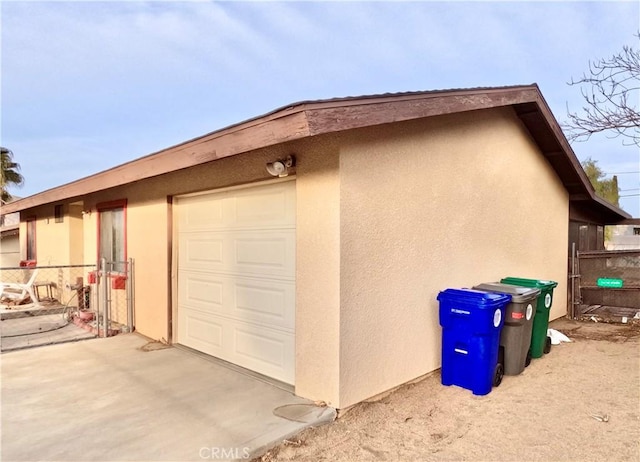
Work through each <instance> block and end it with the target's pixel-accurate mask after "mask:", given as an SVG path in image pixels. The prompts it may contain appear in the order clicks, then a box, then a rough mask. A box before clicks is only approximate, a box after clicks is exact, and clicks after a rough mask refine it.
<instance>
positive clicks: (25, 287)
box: [0, 269, 40, 306]
mask: <svg viewBox="0 0 640 462" xmlns="http://www.w3.org/2000/svg"><path fill="white" fill-rule="evenodd" d="M37 275H38V270H37V269H34V270H33V272H32V273H31V277H30V278H29V280H28V281H27V282H25V283H19V282H0V299H2V298H8V299H10V300H12V301H13V302H15V303H16V304H19V303H20V302H22V301H24V300H26V299H27V297H30V298H31V301H32V302H33V304H34V305H35V306H40V300H38V297H37V296H36V293H35V290H34V288H33V284H34V282H35V280H36V276H37Z"/></svg>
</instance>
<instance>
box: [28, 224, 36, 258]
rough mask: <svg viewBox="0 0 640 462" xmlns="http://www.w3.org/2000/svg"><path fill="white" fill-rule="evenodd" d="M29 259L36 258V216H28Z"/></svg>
mask: <svg viewBox="0 0 640 462" xmlns="http://www.w3.org/2000/svg"><path fill="white" fill-rule="evenodd" d="M27 260H36V217H31V218H27Z"/></svg>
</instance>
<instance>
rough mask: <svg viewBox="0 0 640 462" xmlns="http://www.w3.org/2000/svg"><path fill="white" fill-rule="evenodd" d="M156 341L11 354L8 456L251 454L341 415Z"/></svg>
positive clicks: (7, 360)
mask: <svg viewBox="0 0 640 462" xmlns="http://www.w3.org/2000/svg"><path fill="white" fill-rule="evenodd" d="M147 343H148V341H147V339H145V338H143V337H141V336H138V335H137V334H126V335H118V336H116V337H111V338H108V339H95V340H88V341H83V342H77V343H67V344H61V345H51V346H47V347H42V348H34V349H28V350H22V351H15V352H10V353H5V354H3V355H2V357H1V359H2V454H1V456H2V457H1V458H2V460H3V461H14V460H15V461H27V460H28V461H36V460H47V461H54V460H60V461H80V460H82V461H98V460H100V461H125V460H126V461H129V460H131V461H133V460H147V461H163V460H174V461H178V460H179V461H189V460H225V459H234V458H235V459H248V458H251V457H253V456H255V455H259V454H260V453H261V452H263V451H264V450H266V449H267V448H268V447H270V446H272V445H273V444H276V443H278V442H280V441H282V440H283V439H285V438H287V437H288V436H290V435H292V434H295V433H297V432H299V431H300V430H301V429H303V428H305V427H308V426H314V425H320V424H322V423H326V422H329V421H332V420H333V418H334V417H335V411H334V410H333V409H331V408H327V407H317V406H314V405H313V403H311V402H309V401H307V400H304V399H301V398H299V397H296V396H294V395H293V394H292V393H290V392H288V391H286V390H283V389H281V388H278V387H276V386H274V385H272V384H270V383H267V382H265V381H262V380H259V379H257V378H254V377H251V376H249V375H246V374H243V373H240V372H237V371H234V370H232V369H229V368H227V367H225V366H222V365H220V364H218V363H216V362H213V361H211V360H208V359H206V358H203V357H201V356H199V355H197V354H194V353H192V352H188V351H184V350H182V349H177V348H160V349H154V348H149V347H150V346H153V345H154V344H150V345H147ZM155 345H159V344H155ZM276 414H277V415H276Z"/></svg>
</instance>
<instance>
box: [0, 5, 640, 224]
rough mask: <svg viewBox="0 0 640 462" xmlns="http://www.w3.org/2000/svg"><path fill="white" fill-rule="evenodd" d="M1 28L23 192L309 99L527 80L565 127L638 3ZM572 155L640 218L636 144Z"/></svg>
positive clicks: (198, 15) (334, 8)
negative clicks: (586, 77)
mask: <svg viewBox="0 0 640 462" xmlns="http://www.w3.org/2000/svg"><path fill="white" fill-rule="evenodd" d="M0 27H1V35H0V38H1V48H0V51H1V57H0V63H1V72H0V78H1V87H0V88H1V94H0V96H1V103H0V109H1V111H0V117H1V119H0V130H1V131H0V143H1V144H2V146H5V147H7V148H9V149H11V150H12V151H13V153H14V157H15V158H14V160H15V161H16V162H18V163H19V164H20V165H21V172H22V174H23V175H24V176H25V178H26V181H25V184H24V186H23V187H22V188H19V189H18V188H11V189H10V192H11V193H12V194H14V195H18V196H22V197H24V196H29V195H32V194H35V193H38V192H41V191H44V190H47V189H50V188H53V187H56V186H59V185H62V184H65V183H68V182H71V181H74V180H76V179H79V178H82V177H85V176H87V175H91V174H93V173H97V172H99V171H102V170H105V169H108V168H111V167H113V166H116V165H119V164H122V163H124V162H128V161H130V160H133V159H136V158H138V157H142V156H144V155H147V154H150V153H153V152H157V151H159V150H161V149H163V148H167V147H169V146H173V145H176V144H179V143H181V142H184V141H187V140H189V139H192V138H195V137H198V136H200V135H204V134H206V133H209V132H212V131H214V130H217V129H220V128H223V127H225V126H228V125H231V124H234V123H237V122H241V121H243V120H246V119H249V118H252V117H255V116H259V115H261V114H264V113H266V112H269V111H271V110H273V109H276V108H279V107H282V106H285V105H288V104H290V103H294V102H297V101H303V100H314V99H324V98H333V97H341V96H358V95H368V94H379V93H393V92H403V91H421V90H436V89H450V88H470V87H479V86H502V85H520V84H531V83H534V82H535V83H537V84H538V85H539V86H540V89H541V91H542V94H543V95H544V97H545V99H546V100H547V103H548V104H549V106H550V107H551V110H552V111H553V113H554V115H555V117H556V119H557V120H558V121H559V122H564V121H565V120H566V119H567V108H569V109H570V110H571V111H576V110H580V108H581V107H582V105H583V101H582V96H581V93H580V88H579V87H576V86H570V85H568V84H567V83H568V82H569V81H571V79H572V78H579V77H580V76H581V75H582V74H583V72H585V71H587V70H588V64H589V62H590V61H596V60H598V59H600V58H607V57H610V56H611V55H613V54H614V53H618V52H620V51H621V50H622V47H623V45H632V46H634V48H636V47H637V46H638V39H637V38H635V37H634V34H637V33H638V30H639V29H640V2H637V1H628V2H627V1H607V2H574V1H556V2H539V1H529V2H504V1H496V2H456V1H454V2H452V1H449V2H431V1H414V2H347V1H343V2H337V1H333V2H294V1H290V2H265V1H253V2H238V1H229V2H210V1H184V2H174V1H147V2H143V1H107V2H96V1H76V2H61V1H48V2H33V1H28V0H21V1H11V0H1V3H0ZM634 99H635V101H634V104H635V105H636V107H640V101H638V99H639V98H638V95H636V97H635V98H634ZM572 147H573V149H574V151H575V153H576V155H577V156H578V158H579V159H580V160H581V161H582V160H584V159H586V158H588V157H591V158H592V159H594V160H597V161H598V166H599V167H600V168H601V169H602V170H603V171H604V172H606V173H608V176H607V177H609V178H610V177H611V174H614V173H615V174H617V176H618V183H619V187H620V190H621V192H620V194H621V196H627V197H621V199H620V205H621V207H622V208H623V209H624V210H626V211H627V212H629V213H630V214H632V215H633V216H634V217H640V150H639V149H638V147H637V146H628V145H624V143H623V141H622V139H621V138H610V137H607V136H605V135H594V136H592V137H591V139H590V140H589V141H586V142H574V143H573V144H572Z"/></svg>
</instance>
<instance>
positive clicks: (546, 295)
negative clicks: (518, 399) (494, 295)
mask: <svg viewBox="0 0 640 462" xmlns="http://www.w3.org/2000/svg"><path fill="white" fill-rule="evenodd" d="M500 282H501V283H503V284H510V285H513V286H520V287H533V288H536V289H540V296H539V297H538V304H537V306H536V314H535V316H534V318H533V329H532V331H531V357H532V358H540V357H542V355H543V353H544V354H546V353H549V351H551V338H549V337H548V336H547V329H548V328H549V311H551V304H552V302H553V289H555V288H556V286H557V285H558V283H557V282H555V281H545V280H542V279H525V278H514V277H507V278H504V279H502V280H501V281H500Z"/></svg>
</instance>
